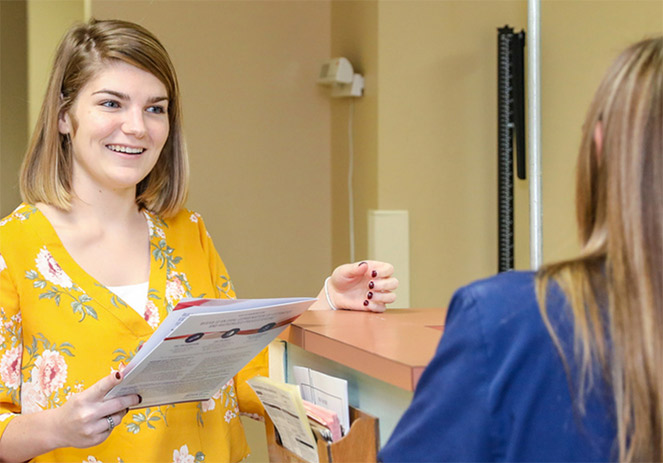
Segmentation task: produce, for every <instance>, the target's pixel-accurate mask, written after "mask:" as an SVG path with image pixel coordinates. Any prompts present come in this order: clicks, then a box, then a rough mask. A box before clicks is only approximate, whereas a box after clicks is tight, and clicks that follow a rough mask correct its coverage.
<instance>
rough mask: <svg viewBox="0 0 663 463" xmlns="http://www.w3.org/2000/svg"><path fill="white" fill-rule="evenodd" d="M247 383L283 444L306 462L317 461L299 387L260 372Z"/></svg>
mask: <svg viewBox="0 0 663 463" xmlns="http://www.w3.org/2000/svg"><path fill="white" fill-rule="evenodd" d="M248 383H249V386H251V387H252V388H253V390H254V391H255V392H256V394H257V395H258V397H259V398H260V401H261V402H262V405H263V406H264V407H265V411H266V412H267V414H268V415H269V418H270V419H271V420H272V423H274V426H275V427H276V429H277V430H278V432H279V436H280V437H281V443H282V444H283V446H284V447H285V448H287V449H288V450H290V451H291V452H293V453H295V454H297V456H299V457H300V458H302V459H304V460H306V461H308V462H312V463H318V461H319V459H318V447H317V444H316V442H315V436H314V435H313V431H311V425H310V424H309V421H308V417H307V416H306V410H305V409H304V404H303V403H302V396H301V395H300V394H299V388H298V387H297V386H295V385H294V384H286V383H281V382H278V381H274V380H272V379H270V378H265V377H263V376H256V377H254V378H252V379H250V380H249V381H248Z"/></svg>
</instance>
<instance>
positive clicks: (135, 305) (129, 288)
mask: <svg viewBox="0 0 663 463" xmlns="http://www.w3.org/2000/svg"><path fill="white" fill-rule="evenodd" d="M148 285H149V281H146V282H144V283H138V284H135V285H125V286H107V288H108V289H110V290H111V291H113V292H114V293H115V294H116V295H117V296H119V297H120V299H122V300H123V301H124V302H126V303H127V304H129V306H130V307H131V308H132V309H134V310H135V311H136V312H137V313H138V315H140V316H141V317H143V318H145V304H147V290H148V289H149V288H148Z"/></svg>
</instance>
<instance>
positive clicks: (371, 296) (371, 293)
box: [366, 291, 373, 299]
mask: <svg viewBox="0 0 663 463" xmlns="http://www.w3.org/2000/svg"><path fill="white" fill-rule="evenodd" d="M366 297H367V298H368V299H373V292H372V291H369V292H368V294H367V295H366Z"/></svg>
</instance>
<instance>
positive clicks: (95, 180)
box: [58, 61, 169, 198]
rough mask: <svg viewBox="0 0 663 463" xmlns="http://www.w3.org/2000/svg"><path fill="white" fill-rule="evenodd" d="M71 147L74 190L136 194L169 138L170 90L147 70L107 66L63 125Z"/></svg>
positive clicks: (66, 115)
mask: <svg viewBox="0 0 663 463" xmlns="http://www.w3.org/2000/svg"><path fill="white" fill-rule="evenodd" d="M58 128H59V130H60V133H63V134H68V135H69V137H70V140H71V149H72V164H73V171H72V188H73V191H74V192H75V195H76V196H78V197H80V198H84V197H88V196H89V195H90V194H94V193H97V192H101V191H114V192H124V193H126V194H133V195H135V189H136V185H137V184H138V183H139V182H140V181H141V180H142V179H144V178H145V177H146V176H147V175H148V174H149V173H150V171H151V170H152V168H153V167H154V165H155V164H156V162H157V160H158V159H159V155H160V153H161V150H162V148H163V146H164V144H165V143H166V140H167V138H168V129H169V122H168V92H167V91H166V87H165V86H164V85H163V83H162V82H161V81H160V80H159V79H157V78H156V77H155V76H154V75H152V74H150V73H149V72H146V71H143V70H142V69H139V68H137V67H135V66H132V65H130V64H127V63H124V62H120V61H118V62H113V63H110V64H107V65H104V66H103V67H102V68H101V69H100V70H99V71H98V72H97V73H96V74H95V76H94V77H93V78H92V79H90V80H89V81H88V82H87V83H86V84H85V85H84V86H83V88H82V89H81V90H80V93H79V94H78V96H77V97H76V100H75V101H74V104H73V106H72V108H71V110H70V111H69V112H67V113H64V114H63V115H62V116H61V117H60V119H59V121H58Z"/></svg>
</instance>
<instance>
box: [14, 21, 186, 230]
mask: <svg viewBox="0 0 663 463" xmlns="http://www.w3.org/2000/svg"><path fill="white" fill-rule="evenodd" d="M114 61H123V62H125V63H128V64H131V65H133V66H136V67H138V68H140V69H142V70H144V71H147V72H149V73H151V74H153V75H154V76H155V77H157V78H158V79H159V80H160V81H161V82H162V83H163V84H164V86H165V87H166V90H167V91H168V121H169V133H168V139H167V140H166V143H165V145H164V147H163V150H162V151H161V155H160V156H159V160H158V161H157V163H156V165H155V166H154V168H153V169H152V171H151V172H150V173H149V174H148V175H147V177H145V178H144V179H143V180H142V181H141V182H140V183H139V184H138V185H137V188H136V203H137V204H138V205H139V206H140V207H141V208H147V209H150V210H152V211H154V212H157V213H159V214H161V215H163V216H164V217H168V216H172V215H174V214H176V213H177V212H178V211H179V210H180V208H181V207H182V206H183V205H184V202H185V201H186V197H187V192H188V182H189V163H188V157H187V153H186V149H185V145H184V137H183V134H182V111H181V106H180V91H179V85H178V82H177V76H176V74H175V68H174V67H173V64H172V63H171V61H170V58H169V56H168V53H167V52H166V50H165V48H164V47H163V45H161V43H160V42H159V40H158V39H157V38H156V37H154V35H152V34H151V33H150V32H149V31H147V30H146V29H144V28H143V27H141V26H139V25H138V24H134V23H130V22H127V21H120V20H104V21H97V20H95V19H92V20H90V22H89V23H87V24H78V25H75V26H73V27H72V28H71V29H70V30H69V31H68V32H67V33H66V34H65V36H64V38H63V39H62V41H61V42H60V45H59V46H58V49H57V53H56V56H55V62H54V64H53V69H52V71H51V76H50V79H49V82H48V87H47V90H46V96H45V97H44V102H43V104H42V107H41V112H40V114H39V118H38V120H37V125H36V127H35V131H34V134H33V136H32V140H31V142H30V146H29V147H28V150H27V153H26V155H25V158H24V159H23V165H22V167H21V176H20V187H21V195H22V197H23V200H24V201H26V202H28V203H32V204H34V203H36V202H44V203H46V204H50V205H53V206H55V207H58V208H60V209H63V210H68V209H69V208H70V204H71V176H72V159H71V157H72V153H71V149H70V141H69V137H68V136H67V135H63V134H61V133H60V132H59V131H58V118H59V117H60V115H62V114H63V113H65V112H67V111H69V110H70V109H71V107H72V105H73V103H74V101H75V100H76V97H77V96H78V94H79V92H80V90H81V88H83V86H84V85H85V84H86V83H87V82H88V81H89V80H90V79H92V78H93V77H94V76H95V73H96V72H98V71H99V70H100V69H101V68H102V67H103V66H104V65H107V64H109V63H112V62H114Z"/></svg>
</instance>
